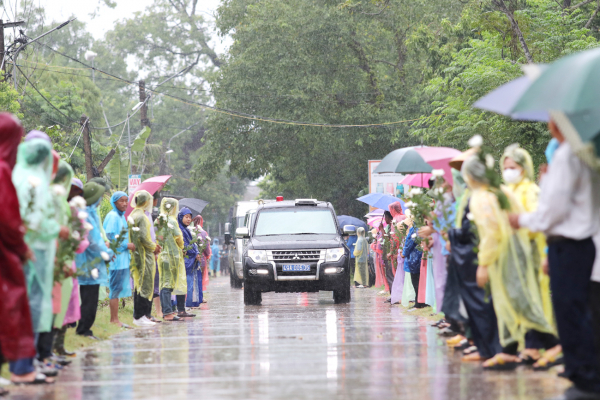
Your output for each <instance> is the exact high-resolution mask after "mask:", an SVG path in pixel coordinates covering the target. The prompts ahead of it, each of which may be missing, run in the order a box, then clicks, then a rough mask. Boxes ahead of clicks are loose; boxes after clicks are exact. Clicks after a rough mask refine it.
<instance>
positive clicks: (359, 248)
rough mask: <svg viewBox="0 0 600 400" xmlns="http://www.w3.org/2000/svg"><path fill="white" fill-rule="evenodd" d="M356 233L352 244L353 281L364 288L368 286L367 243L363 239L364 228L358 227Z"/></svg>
mask: <svg viewBox="0 0 600 400" xmlns="http://www.w3.org/2000/svg"><path fill="white" fill-rule="evenodd" d="M356 234H357V238H358V239H357V240H356V245H355V246H354V257H355V260H356V266H355V268H354V282H356V284H357V287H359V288H364V287H365V286H369V271H368V270H367V268H368V267H367V262H368V259H369V243H367V239H365V228H358V230H357V231H356Z"/></svg>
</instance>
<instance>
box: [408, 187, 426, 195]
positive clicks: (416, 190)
mask: <svg viewBox="0 0 600 400" xmlns="http://www.w3.org/2000/svg"><path fill="white" fill-rule="evenodd" d="M409 193H410V194H412V195H414V196H417V195H419V194H423V190H422V189H421V188H412V189H410V192H409Z"/></svg>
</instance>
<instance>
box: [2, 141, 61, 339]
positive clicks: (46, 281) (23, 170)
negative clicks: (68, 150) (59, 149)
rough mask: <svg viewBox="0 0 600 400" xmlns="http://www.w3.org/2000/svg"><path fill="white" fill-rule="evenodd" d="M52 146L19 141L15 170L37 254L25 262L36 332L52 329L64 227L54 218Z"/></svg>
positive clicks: (30, 242)
mask: <svg viewBox="0 0 600 400" xmlns="http://www.w3.org/2000/svg"><path fill="white" fill-rule="evenodd" d="M51 150H52V148H51V144H50V142H49V141H47V140H44V139H41V138H34V139H31V140H29V141H27V142H24V143H22V144H20V145H19V150H18V153H17V164H16V166H15V168H14V170H13V173H12V181H13V183H14V185H15V189H16V190H17V196H18V198H19V208H20V213H21V218H22V220H23V222H24V224H25V226H26V228H27V233H26V235H25V242H26V243H27V245H28V246H29V248H31V250H32V251H33V253H34V255H35V259H34V260H29V261H27V262H26V263H24V265H23V269H24V272H25V277H26V280H27V293H28V298H29V307H30V309H31V318H32V322H33V331H34V333H41V332H50V330H51V329H52V286H53V281H54V274H53V271H54V256H55V254H56V240H57V238H58V235H59V232H60V230H61V227H60V224H59V223H58V221H57V220H56V219H55V218H54V214H55V207H54V203H53V200H52V195H51V192H50V179H51V176H52V154H51Z"/></svg>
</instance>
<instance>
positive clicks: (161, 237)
mask: <svg viewBox="0 0 600 400" xmlns="http://www.w3.org/2000/svg"><path fill="white" fill-rule="evenodd" d="M178 214H179V202H178V201H177V200H175V199H172V198H170V197H165V198H163V199H162V202H161V204H160V215H159V216H158V218H157V219H156V221H155V222H154V224H155V225H157V226H158V231H157V232H156V237H157V239H158V241H159V242H160V243H161V244H162V251H161V253H160V255H159V256H158V272H159V274H160V281H159V287H160V305H161V308H162V313H163V319H164V320H165V321H181V320H182V319H181V317H190V316H193V315H192V314H187V313H186V312H185V295H186V293H187V280H186V275H185V263H184V259H183V252H182V250H183V247H184V245H183V233H182V232H181V229H179V223H178V222H177V215H178ZM190 220H191V218H190ZM171 294H175V298H176V300H177V311H178V315H175V310H173V308H172V306H171Z"/></svg>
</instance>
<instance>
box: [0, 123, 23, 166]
mask: <svg viewBox="0 0 600 400" xmlns="http://www.w3.org/2000/svg"><path fill="white" fill-rule="evenodd" d="M0 132H2V135H0V160H4V161H5V162H6V163H7V164H8V166H9V167H10V169H13V168H14V166H15V163H16V162H17V148H18V147H19V143H21V139H22V138H23V127H22V126H21V122H20V121H19V120H18V119H17V118H16V117H14V116H13V115H12V114H9V113H0Z"/></svg>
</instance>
